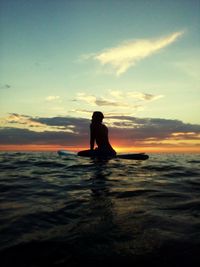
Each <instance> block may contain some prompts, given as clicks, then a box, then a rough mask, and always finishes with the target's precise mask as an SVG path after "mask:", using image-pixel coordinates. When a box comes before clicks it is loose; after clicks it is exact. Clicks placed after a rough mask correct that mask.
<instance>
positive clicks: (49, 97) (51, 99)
mask: <svg viewBox="0 0 200 267" xmlns="http://www.w3.org/2000/svg"><path fill="white" fill-rule="evenodd" d="M58 99H60V96H58V95H50V96H47V97H46V98H45V100H46V101H55V100H58Z"/></svg>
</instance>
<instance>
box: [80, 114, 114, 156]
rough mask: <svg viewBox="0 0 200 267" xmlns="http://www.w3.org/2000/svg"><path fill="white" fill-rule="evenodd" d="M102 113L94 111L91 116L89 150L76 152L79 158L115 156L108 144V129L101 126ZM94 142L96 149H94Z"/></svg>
mask: <svg viewBox="0 0 200 267" xmlns="http://www.w3.org/2000/svg"><path fill="white" fill-rule="evenodd" d="M103 118H104V116H103V113H102V112H100V111H95V112H94V113H93V115H92V123H91V124H90V150H83V151H80V152H78V155H79V156H86V157H88V156H91V157H92V156H94V157H95V156H97V157H98V156H99V157H101V156H110V157H113V156H116V152H115V150H114V149H113V148H112V146H111V145H110V143H109V139H108V128H107V127H106V126H105V125H104V124H102V121H103ZM95 142H96V144H97V148H96V149H94V145H95Z"/></svg>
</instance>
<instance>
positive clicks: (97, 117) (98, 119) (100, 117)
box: [92, 111, 104, 123]
mask: <svg viewBox="0 0 200 267" xmlns="http://www.w3.org/2000/svg"><path fill="white" fill-rule="evenodd" d="M103 118H104V115H103V113H102V112H100V111H95V112H94V113H93V115H92V122H94V123H101V122H102V120H103Z"/></svg>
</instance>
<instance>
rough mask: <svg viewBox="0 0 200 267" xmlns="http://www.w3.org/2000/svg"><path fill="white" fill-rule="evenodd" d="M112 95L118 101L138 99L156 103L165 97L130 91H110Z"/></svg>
mask: <svg viewBox="0 0 200 267" xmlns="http://www.w3.org/2000/svg"><path fill="white" fill-rule="evenodd" d="M110 94H111V95H112V96H113V97H116V98H118V99H122V98H124V99H130V98H132V99H137V100H145V101H154V100H157V99H159V98H162V97H164V95H153V94H147V93H142V92H137V91H128V92H126V93H124V92H122V91H115V90H114V91H112V90H111V91H110Z"/></svg>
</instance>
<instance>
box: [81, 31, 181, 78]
mask: <svg viewBox="0 0 200 267" xmlns="http://www.w3.org/2000/svg"><path fill="white" fill-rule="evenodd" d="M183 33H184V32H183V31H179V32H174V33H172V34H170V35H167V36H164V37H160V38H156V39H138V40H133V41H128V42H124V43H122V44H120V45H119V46H116V47H111V48H109V49H105V50H104V51H102V52H99V53H96V54H91V55H88V56H87V57H86V56H85V57H84V58H86V59H88V58H92V59H95V60H97V61H99V62H100V63H101V64H102V65H106V64H108V65H111V66H112V67H113V68H114V70H115V72H116V75H121V74H122V73H124V72H126V71H127V70H128V69H129V68H130V67H132V66H134V65H135V64H136V63H137V62H139V61H140V60H142V59H144V58H146V57H149V56H151V55H153V54H155V53H156V52H158V51H160V50H161V49H163V48H164V47H166V46H168V45H170V44H172V43H173V42H175V41H176V40H177V39H178V37H180V36H182V35H183Z"/></svg>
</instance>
